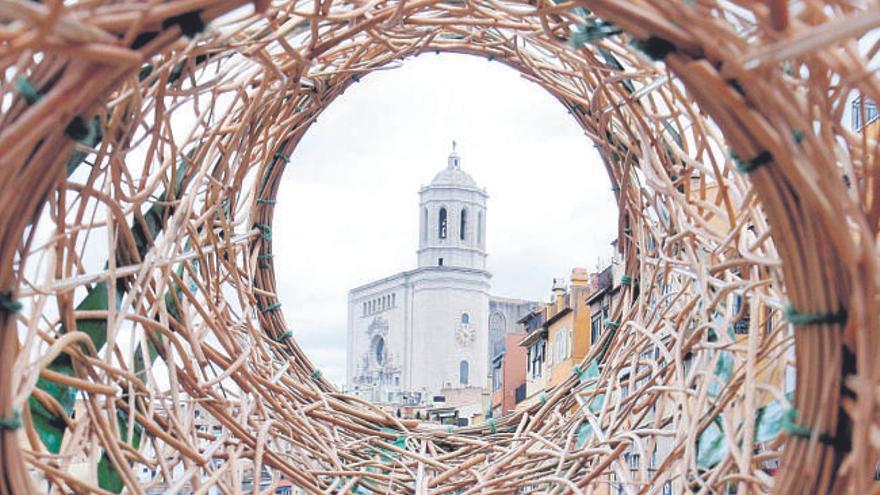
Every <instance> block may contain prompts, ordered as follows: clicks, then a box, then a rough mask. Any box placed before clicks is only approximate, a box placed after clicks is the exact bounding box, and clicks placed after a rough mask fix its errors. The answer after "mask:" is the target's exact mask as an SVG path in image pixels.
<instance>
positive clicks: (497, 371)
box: [492, 362, 503, 392]
mask: <svg viewBox="0 0 880 495" xmlns="http://www.w3.org/2000/svg"><path fill="white" fill-rule="evenodd" d="M501 366H502V363H501V362H499V363H498V364H497V365H496V366H495V367H494V368H492V391H493V392H497V391H499V390H501V385H502V381H501V380H502V379H503V376H502V373H501Z"/></svg>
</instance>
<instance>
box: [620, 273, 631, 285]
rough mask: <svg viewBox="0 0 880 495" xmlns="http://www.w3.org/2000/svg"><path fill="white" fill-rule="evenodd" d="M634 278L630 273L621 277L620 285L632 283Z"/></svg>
mask: <svg viewBox="0 0 880 495" xmlns="http://www.w3.org/2000/svg"><path fill="white" fill-rule="evenodd" d="M632 283H633V279H632V277H630V276H629V275H624V276H622V277H620V285H632Z"/></svg>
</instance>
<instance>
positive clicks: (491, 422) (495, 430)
mask: <svg viewBox="0 0 880 495" xmlns="http://www.w3.org/2000/svg"><path fill="white" fill-rule="evenodd" d="M486 423H488V424H489V428H490V429H491V430H492V433H498V427H496V426H495V418H489V419H488V420H487V421H486Z"/></svg>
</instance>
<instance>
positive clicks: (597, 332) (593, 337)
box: [590, 314, 602, 345]
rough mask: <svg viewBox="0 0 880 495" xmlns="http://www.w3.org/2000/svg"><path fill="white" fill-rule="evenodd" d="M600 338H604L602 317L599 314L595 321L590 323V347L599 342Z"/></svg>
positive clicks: (594, 318)
mask: <svg viewBox="0 0 880 495" xmlns="http://www.w3.org/2000/svg"><path fill="white" fill-rule="evenodd" d="M600 337H602V315H601V314H598V315H596V316H594V317H593V321H592V322H591V323H590V345H595V344H596V342H599V338H600Z"/></svg>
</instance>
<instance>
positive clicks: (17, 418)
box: [0, 411, 21, 431]
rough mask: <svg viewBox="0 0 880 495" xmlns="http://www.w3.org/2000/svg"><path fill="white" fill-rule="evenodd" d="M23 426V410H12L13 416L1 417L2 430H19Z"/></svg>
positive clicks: (0, 427)
mask: <svg viewBox="0 0 880 495" xmlns="http://www.w3.org/2000/svg"><path fill="white" fill-rule="evenodd" d="M19 428H21V412H19V411H12V416H10V417H8V418H0V430H8V431H12V430H17V429H19Z"/></svg>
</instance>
